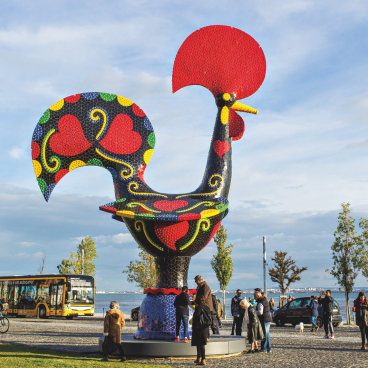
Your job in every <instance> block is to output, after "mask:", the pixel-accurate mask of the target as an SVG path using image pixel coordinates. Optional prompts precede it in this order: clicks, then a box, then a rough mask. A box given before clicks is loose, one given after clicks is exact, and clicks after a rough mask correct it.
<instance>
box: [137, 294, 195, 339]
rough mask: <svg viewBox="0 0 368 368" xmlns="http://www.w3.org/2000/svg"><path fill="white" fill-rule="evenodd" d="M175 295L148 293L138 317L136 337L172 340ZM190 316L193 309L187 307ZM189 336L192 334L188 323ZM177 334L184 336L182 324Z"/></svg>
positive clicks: (174, 327)
mask: <svg viewBox="0 0 368 368" xmlns="http://www.w3.org/2000/svg"><path fill="white" fill-rule="evenodd" d="M175 298H176V295H162V294H156V295H152V294H148V295H146V297H145V298H144V299H143V302H142V304H141V309H140V313H139V318H138V330H137V331H136V332H135V334H134V337H135V338H136V339H147V340H174V339H175V337H176V309H175V307H174V301H175ZM189 313H190V318H191V317H192V315H193V309H192V308H189ZM188 335H189V338H190V337H191V336H192V326H191V325H189V331H188ZM179 336H180V338H181V339H183V338H184V329H183V325H181V327H180V333H179Z"/></svg>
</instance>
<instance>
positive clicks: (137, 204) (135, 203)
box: [127, 202, 161, 213]
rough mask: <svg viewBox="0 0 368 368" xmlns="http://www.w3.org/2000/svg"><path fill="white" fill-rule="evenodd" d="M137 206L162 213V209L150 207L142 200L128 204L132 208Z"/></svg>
mask: <svg viewBox="0 0 368 368" xmlns="http://www.w3.org/2000/svg"><path fill="white" fill-rule="evenodd" d="M137 206H140V207H143V208H144V209H145V210H147V211H150V212H156V213H161V211H156V210H153V209H152V208H149V207H147V206H146V205H144V204H143V203H140V202H131V203H128V204H127V207H130V208H135V207H137Z"/></svg>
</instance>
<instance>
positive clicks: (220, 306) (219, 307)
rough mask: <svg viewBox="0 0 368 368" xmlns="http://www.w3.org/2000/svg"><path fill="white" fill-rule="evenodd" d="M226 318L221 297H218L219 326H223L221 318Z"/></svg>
mask: <svg viewBox="0 0 368 368" xmlns="http://www.w3.org/2000/svg"><path fill="white" fill-rule="evenodd" d="M222 318H224V309H223V308H222V304H221V302H220V300H219V299H217V321H218V324H219V328H221V327H222V323H221V319H222Z"/></svg>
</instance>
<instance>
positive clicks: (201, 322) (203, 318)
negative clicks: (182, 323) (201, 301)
mask: <svg viewBox="0 0 368 368" xmlns="http://www.w3.org/2000/svg"><path fill="white" fill-rule="evenodd" d="M201 309H202V313H201V315H200V316H199V319H198V321H197V323H196V326H195V327H196V328H198V329H199V330H204V329H205V328H207V327H210V326H211V325H212V315H211V313H207V312H206V311H205V310H204V309H203V308H201Z"/></svg>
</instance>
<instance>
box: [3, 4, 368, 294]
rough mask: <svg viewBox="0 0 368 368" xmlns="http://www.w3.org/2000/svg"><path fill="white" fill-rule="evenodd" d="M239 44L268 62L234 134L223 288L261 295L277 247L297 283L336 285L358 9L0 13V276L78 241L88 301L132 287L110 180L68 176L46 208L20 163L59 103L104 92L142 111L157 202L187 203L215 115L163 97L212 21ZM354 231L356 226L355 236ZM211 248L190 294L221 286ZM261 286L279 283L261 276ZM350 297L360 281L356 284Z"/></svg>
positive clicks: (361, 147) (360, 118)
mask: <svg viewBox="0 0 368 368" xmlns="http://www.w3.org/2000/svg"><path fill="white" fill-rule="evenodd" d="M216 24H221V25H228V26H232V27H236V28H239V29H241V30H243V31H244V32H246V33H248V34H250V35H251V36H252V37H253V38H254V39H255V40H256V41H257V42H258V43H259V44H260V45H261V47H262V49H263V51H264V53H265V56H266V61H267V72H266V78H265V81H264V83H263V85H262V86H261V87H260V89H259V90H258V91H257V92H256V93H255V94H254V95H252V96H250V97H248V98H247V99H244V100H242V101H241V102H243V103H245V104H246V105H249V106H251V107H253V108H256V109H257V110H258V111H259V113H258V115H251V114H243V115H242V117H243V118H244V120H245V123H246V130H245V134H244V136H243V138H242V139H241V140H239V141H236V142H234V143H233V177H232V188H231V192H230V197H229V202H230V206H229V210H230V211H229V215H228V216H227V217H226V219H224V221H223V225H224V226H225V228H226V229H227V231H228V243H233V244H234V248H233V253H232V255H233V259H234V275H233V278H232V280H231V281H230V283H229V285H228V289H230V290H234V289H236V288H241V289H250V288H254V287H262V286H263V269H262V237H263V236H266V238H267V258H268V263H269V264H270V265H271V264H272V261H271V260H270V257H271V256H272V255H273V254H274V252H275V251H276V250H282V251H286V252H288V254H289V255H290V256H291V257H292V258H293V259H294V260H295V261H296V263H297V265H298V266H300V267H303V266H307V267H308V270H307V271H305V272H304V273H303V274H302V279H301V281H300V282H297V283H295V284H294V286H295V287H303V288H304V287H319V286H326V287H334V286H335V280H334V279H333V278H332V276H331V275H329V273H327V272H325V270H326V269H329V268H331V267H332V260H331V255H332V253H331V245H332V243H333V241H334V236H333V234H334V231H335V230H336V227H337V216H338V212H339V211H340V209H341V203H343V202H349V203H350V204H351V208H352V216H353V217H354V218H356V219H357V221H356V227H357V228H358V223H359V218H361V217H365V218H367V217H368V191H367V185H368V171H366V170H365V169H366V167H367V163H368V162H367V153H368V88H367V86H368V52H367V50H368V38H367V36H366V35H367V34H368V5H367V3H366V1H354V0H351V1H349V2H346V1H323V2H321V1H299V0H295V1H292V2H290V1H282V0H280V1H277V2H274V1H262V0H256V1H237V2H232V3H230V2H228V3H225V2H223V1H218V0H211V1H209V0H202V1H200V2H188V1H177V0H170V1H169V0H161V1H159V2H158V1H155V2H153V1H145V0H134V1H124V0H119V1H114V0H112V1H109V2H101V1H95V0H89V1H78V2H75V1H57V0H56V1H53V2H49V1H37V2H33V3H25V2H21V1H12V2H8V3H6V4H2V5H1V12H0V81H1V83H0V109H1V113H0V128H1V131H2V134H1V135H0V254H1V256H0V275H14V274H17V275H26V274H35V273H37V269H38V267H39V266H40V264H41V259H42V254H43V253H45V254H46V257H47V259H46V267H47V269H46V272H47V273H57V268H56V266H57V265H58V264H59V263H60V262H61V260H62V259H63V258H68V257H69V253H70V251H71V250H73V251H75V250H76V247H77V246H78V244H79V242H80V240H81V239H82V238H84V237H85V236H87V235H90V236H92V238H93V239H94V241H95V242H96V247H97V254H98V256H99V258H98V259H97V260H96V262H95V264H96V268H97V272H96V287H97V290H108V291H116V290H137V289H136V287H135V285H134V284H129V283H128V282H127V280H126V275H125V274H123V273H122V271H123V270H124V269H125V268H126V266H127V264H128V263H129V262H130V261H131V260H134V259H137V257H138V249H137V245H136V243H135V242H134V240H133V238H132V237H131V235H130V234H129V232H128V230H127V228H126V227H125V225H124V224H123V223H120V222H118V221H113V220H112V219H111V217H110V216H109V215H108V214H106V213H104V212H101V211H99V206H100V205H103V204H105V203H108V202H111V201H113V200H114V199H115V197H114V188H113V185H112V181H111V176H110V174H109V172H108V171H107V170H103V169H101V168H96V167H88V168H79V169H78V170H74V171H73V172H71V173H69V174H68V175H67V176H65V177H64V178H63V179H62V180H61V181H60V182H59V183H58V185H57V187H56V188H55V190H54V191H53V194H52V196H51V198H50V200H49V202H48V203H46V202H45V200H44V199H43V196H42V193H41V191H40V190H39V187H38V184H37V181H36V177H35V175H34V172H33V166H32V161H31V148H30V147H31V138H32V133H33V130H34V128H35V126H36V124H37V122H38V120H39V118H40V117H41V115H42V114H43V112H44V111H45V110H46V109H47V108H48V107H49V106H51V105H52V104H54V103H55V102H56V101H58V100H60V99H61V98H63V97H66V96H69V95H72V94H76V93H81V92H94V91H100V92H108V93H114V94H118V95H122V96H124V97H127V98H129V99H131V100H132V101H134V102H135V103H136V104H138V105H139V106H140V107H141V108H142V109H143V110H144V111H145V113H146V114H147V116H148V117H149V119H150V121H151V123H152V125H153V127H154V130H155V134H156V146H155V152H154V153H153V156H152V159H151V161H150V163H149V165H148V167H147V169H146V172H145V180H146V182H147V183H148V184H149V186H150V187H151V188H153V189H155V190H157V191H159V192H164V193H165V192H166V193H186V192H189V191H192V190H194V189H196V188H197V186H198V185H199V183H200V182H201V179H202V175H203V171H204V168H205V164H206V157H207V152H208V148H209V145H210V141H211V135H212V129H213V126H214V122H215V118H216V113H217V108H216V106H215V103H214V99H213V97H212V94H211V93H210V92H209V91H208V90H207V89H205V88H203V87H200V86H190V87H186V88H183V89H182V90H180V91H178V92H176V93H175V94H173V93H172V92H171V73H172V67H173V62H174V59H175V55H176V52H177V50H178V49H179V47H180V46H181V44H182V42H183V41H184V40H185V39H186V37H188V36H189V35H190V34H191V33H192V32H194V31H195V30H197V29H199V28H202V27H205V26H208V25H216ZM358 233H359V230H358ZM215 253H216V246H215V244H214V243H213V241H212V242H211V243H210V244H209V245H208V246H207V247H206V248H205V249H204V250H203V251H201V252H200V253H198V254H197V255H196V256H194V257H193V258H192V260H191V264H190V269H189V287H195V284H194V281H193V279H194V276H195V275H197V274H201V275H202V276H203V277H204V279H205V280H207V282H208V283H209V284H210V286H211V287H212V288H213V289H218V288H219V284H218V282H217V280H216V276H215V274H214V272H213V270H212V268H211V265H210V261H211V258H212V256H213V255H214V254H215ZM267 285H268V287H269V288H276V287H277V285H276V284H274V283H272V282H271V280H269V279H268V281H267ZM356 285H357V286H367V280H366V279H365V278H364V277H363V276H361V275H359V276H358V278H357V279H356Z"/></svg>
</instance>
